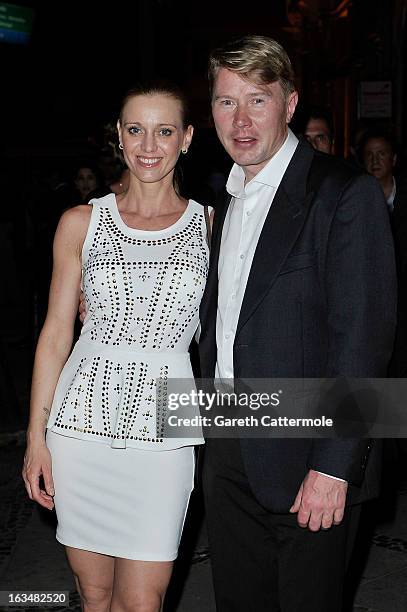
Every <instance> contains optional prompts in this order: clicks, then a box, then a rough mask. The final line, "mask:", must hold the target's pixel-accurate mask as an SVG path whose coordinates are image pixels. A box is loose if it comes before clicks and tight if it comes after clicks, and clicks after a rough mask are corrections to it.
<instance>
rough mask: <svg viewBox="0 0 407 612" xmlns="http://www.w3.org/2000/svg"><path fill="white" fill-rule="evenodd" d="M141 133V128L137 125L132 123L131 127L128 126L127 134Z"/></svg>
mask: <svg viewBox="0 0 407 612" xmlns="http://www.w3.org/2000/svg"><path fill="white" fill-rule="evenodd" d="M140 133H141V129H140V128H139V127H136V126H135V125H133V126H132V127H129V134H140Z"/></svg>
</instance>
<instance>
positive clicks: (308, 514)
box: [290, 470, 348, 531]
mask: <svg viewBox="0 0 407 612" xmlns="http://www.w3.org/2000/svg"><path fill="white" fill-rule="evenodd" d="M347 490H348V483H347V482H342V481H340V480H336V479H334V478H330V477H329V476H325V475H324V474H320V473H319V472H316V471H315V470H310V471H309V472H308V474H307V475H306V477H305V478H304V481H303V483H302V485H301V487H300V490H299V491H298V493H297V497H296V498H295V501H294V503H293V505H292V506H291V508H290V512H292V513H295V512H297V513H298V516H297V521H298V524H299V526H300V527H308V529H310V531H319V530H320V529H329V528H330V527H331V526H332V525H339V523H340V522H341V521H342V519H343V513H344V510H345V501H346V493H347Z"/></svg>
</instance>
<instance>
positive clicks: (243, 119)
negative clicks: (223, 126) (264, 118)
mask: <svg viewBox="0 0 407 612" xmlns="http://www.w3.org/2000/svg"><path fill="white" fill-rule="evenodd" d="M251 122H252V121H251V119H250V115H249V113H248V112H247V108H246V107H244V106H238V107H237V108H236V110H235V113H234V116H233V125H235V126H236V127H247V126H249V125H250V124H251Z"/></svg>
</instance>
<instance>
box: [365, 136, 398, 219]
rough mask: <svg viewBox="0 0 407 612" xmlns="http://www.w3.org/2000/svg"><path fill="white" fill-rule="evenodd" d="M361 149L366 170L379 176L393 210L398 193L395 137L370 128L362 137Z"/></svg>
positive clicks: (389, 205) (378, 178)
mask: <svg viewBox="0 0 407 612" xmlns="http://www.w3.org/2000/svg"><path fill="white" fill-rule="evenodd" d="M359 150H360V156H361V160H362V163H363V166H364V168H365V170H366V172H368V173H369V174H371V175H372V176H374V177H375V178H377V180H378V181H379V183H380V185H381V187H382V189H383V193H384V197H385V199H386V202H387V205H388V207H389V209H390V211H391V212H393V210H394V204H395V199H396V193H397V189H396V179H395V178H394V167H395V165H396V161H397V154H396V150H395V145H394V141H393V139H392V138H391V136H390V135H389V134H386V132H384V131H380V130H368V131H367V132H366V133H365V134H364V136H363V137H362V139H361V142H360V146H359Z"/></svg>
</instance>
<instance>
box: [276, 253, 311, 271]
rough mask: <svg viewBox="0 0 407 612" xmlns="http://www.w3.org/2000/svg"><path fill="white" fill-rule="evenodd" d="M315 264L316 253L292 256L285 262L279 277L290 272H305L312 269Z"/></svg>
mask: <svg viewBox="0 0 407 612" xmlns="http://www.w3.org/2000/svg"><path fill="white" fill-rule="evenodd" d="M314 264H315V253H298V254H297V255H290V256H289V257H287V259H286V260H285V263H284V265H283V267H282V268H281V270H280V273H279V276H281V275H282V274H288V273H289V272H296V271H297V270H304V269H305V268H312V267H313V266H314Z"/></svg>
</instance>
